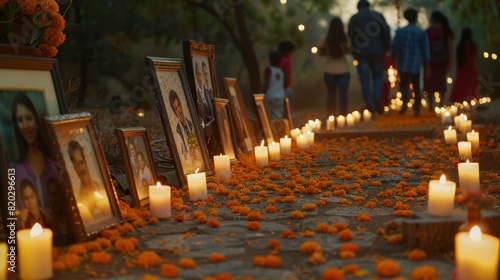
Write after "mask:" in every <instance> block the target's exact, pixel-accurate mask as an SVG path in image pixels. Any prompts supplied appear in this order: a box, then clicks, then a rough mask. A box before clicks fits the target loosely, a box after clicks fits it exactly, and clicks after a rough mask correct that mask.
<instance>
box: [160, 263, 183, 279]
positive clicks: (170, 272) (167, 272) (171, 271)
mask: <svg viewBox="0 0 500 280" xmlns="http://www.w3.org/2000/svg"><path fill="white" fill-rule="evenodd" d="M160 276H161V277H165V278H177V277H179V268H178V267H177V266H175V265H173V264H163V265H162V266H161V267H160Z"/></svg>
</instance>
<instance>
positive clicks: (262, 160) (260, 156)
mask: <svg viewBox="0 0 500 280" xmlns="http://www.w3.org/2000/svg"><path fill="white" fill-rule="evenodd" d="M255 162H256V163H257V166H259V167H264V166H268V165H269V156H268V152H267V146H264V140H262V142H261V143H260V146H256V147H255Z"/></svg>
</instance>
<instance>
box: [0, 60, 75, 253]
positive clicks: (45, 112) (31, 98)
mask: <svg viewBox="0 0 500 280" xmlns="http://www.w3.org/2000/svg"><path fill="white" fill-rule="evenodd" d="M0 108H1V109H0V112H1V113H0V134H1V135H2V143H1V144H0V145H1V147H2V150H3V151H4V152H2V153H1V154H0V157H1V160H0V167H1V169H2V171H0V172H7V170H11V171H13V172H14V173H15V185H16V191H15V200H14V201H15V202H16V203H15V211H13V212H9V211H2V213H3V220H4V221H7V219H8V218H13V217H14V216H15V217H14V218H17V221H16V226H17V229H24V228H31V227H32V226H33V225H34V224H35V223H36V222H40V221H42V220H43V221H44V222H42V223H41V224H42V226H44V227H46V228H51V229H52V231H53V233H54V244H57V245H63V244H67V243H69V242H71V241H72V240H74V239H73V235H72V228H71V223H70V220H69V217H68V216H67V213H68V212H69V211H68V209H69V206H68V205H66V204H65V202H64V199H62V198H61V197H60V195H59V194H60V193H62V191H61V181H60V178H59V177H58V173H57V169H56V166H55V162H54V160H53V158H52V157H51V156H50V154H49V150H48V148H47V143H48V142H49V141H47V139H46V136H45V135H46V134H45V130H44V128H45V126H44V122H43V118H44V117H46V116H55V115H60V114H63V113H66V111H67V107H66V102H65V98H64V90H63V87H62V85H61V78H60V73H59V68H58V65H57V60H55V59H49V58H32V57H22V56H4V55H0ZM28 147H30V148H29V149H28ZM28 159H30V160H28ZM9 173H12V172H9ZM30 198H35V199H31V200H30ZM6 199H9V198H8V197H6V196H5V195H4V197H2V208H3V210H6V209H7V204H8V201H7V200H6ZM30 202H31V203H30ZM10 214H12V215H10ZM4 224H5V223H4Z"/></svg>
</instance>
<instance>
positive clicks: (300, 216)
mask: <svg viewBox="0 0 500 280" xmlns="http://www.w3.org/2000/svg"><path fill="white" fill-rule="evenodd" d="M290 217H292V218H293V219H304V218H305V217H306V213H305V212H302V211H299V210H294V211H292V212H291V213H290Z"/></svg>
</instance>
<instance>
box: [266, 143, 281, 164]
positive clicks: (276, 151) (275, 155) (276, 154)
mask: <svg viewBox="0 0 500 280" xmlns="http://www.w3.org/2000/svg"><path fill="white" fill-rule="evenodd" d="M268 148H269V159H270V160H280V159H281V150H280V143H275V142H272V143H271V144H269V146H268Z"/></svg>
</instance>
